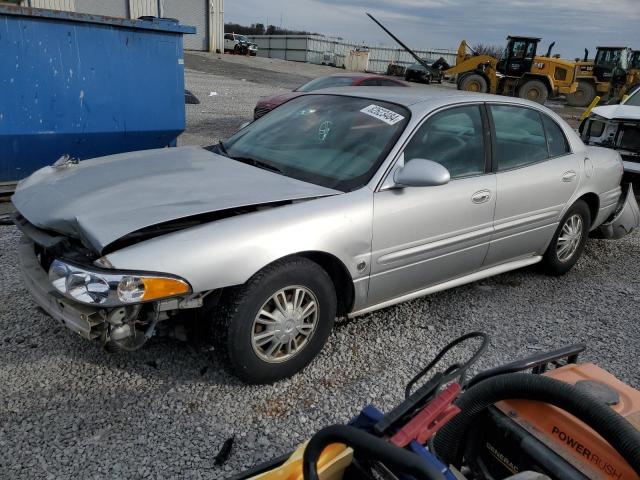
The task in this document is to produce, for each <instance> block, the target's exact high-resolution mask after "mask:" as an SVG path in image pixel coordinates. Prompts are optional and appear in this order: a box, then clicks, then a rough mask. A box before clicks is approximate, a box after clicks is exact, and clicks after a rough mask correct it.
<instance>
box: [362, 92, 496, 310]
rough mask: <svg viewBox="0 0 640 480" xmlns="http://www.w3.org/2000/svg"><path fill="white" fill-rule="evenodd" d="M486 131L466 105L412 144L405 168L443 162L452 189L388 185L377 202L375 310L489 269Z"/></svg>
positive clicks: (479, 113) (437, 117)
mask: <svg viewBox="0 0 640 480" xmlns="http://www.w3.org/2000/svg"><path fill="white" fill-rule="evenodd" d="M486 128H487V122H486V116H485V114H484V110H483V108H482V105H480V104H465V105H462V106H455V107H451V108H447V109H445V110H441V111H438V112H436V113H435V114H433V115H432V116H431V117H429V118H428V119H427V120H426V121H425V122H423V124H422V125H421V126H420V127H419V128H417V129H416V131H415V133H414V135H413V136H412V137H411V139H410V140H409V141H408V142H407V144H406V146H405V148H404V150H403V153H402V158H401V159H400V161H401V162H411V161H412V160H413V159H416V158H425V159H428V160H433V161H436V162H438V163H440V164H442V165H443V166H445V167H446V168H447V169H448V170H449V172H450V174H451V181H450V182H449V183H447V184H446V185H441V186H434V187H405V188H393V187H391V183H392V182H391V181H390V180H391V179H390V178H388V179H387V180H386V181H385V182H384V183H383V187H382V188H381V189H379V191H377V192H376V193H375V194H374V214H373V238H372V265H371V278H370V284H369V296H368V303H369V305H375V304H378V303H381V302H384V301H386V300H390V299H393V298H396V297H399V296H402V295H404V294H408V293H411V292H415V291H418V290H421V289H423V288H426V287H428V286H431V285H434V284H437V283H439V282H442V281H445V280H447V279H451V278H454V277H458V276H461V275H464V274H465V273H469V272H472V271H474V270H477V269H479V268H480V267H481V266H482V263H483V260H484V258H485V255H486V253H487V250H488V247H489V241H490V239H491V233H492V222H493V213H494V207H495V199H496V197H495V187H496V185H495V176H494V175H493V174H491V173H487V172H488V168H489V167H488V150H487V143H488V141H487V136H486V135H487V133H486V132H487V130H486ZM390 175H393V170H392V173H391V174H390Z"/></svg>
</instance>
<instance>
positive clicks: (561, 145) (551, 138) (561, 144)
mask: <svg viewBox="0 0 640 480" xmlns="http://www.w3.org/2000/svg"><path fill="white" fill-rule="evenodd" d="M542 123H544V131H545V133H546V134H547V145H548V146H549V156H550V157H559V156H560V155H564V154H566V153H569V152H570V150H569V142H567V137H565V136H564V132H563V131H562V128H560V126H559V125H558V124H557V123H556V122H554V121H553V120H551V119H550V118H549V117H547V116H546V115H542Z"/></svg>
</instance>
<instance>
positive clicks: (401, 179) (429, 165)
mask: <svg viewBox="0 0 640 480" xmlns="http://www.w3.org/2000/svg"><path fill="white" fill-rule="evenodd" d="M393 180H394V182H395V183H396V185H397V186H399V187H436V186H438V185H446V184H447V183H449V181H450V180H451V174H450V173H449V170H447V169H446V168H445V167H443V166H442V165H440V164H439V163H437V162H434V161H433V160H425V159H424V158H414V159H412V160H410V161H409V162H407V163H405V165H404V167H402V168H400V169H399V170H396V173H395V175H394V176H393Z"/></svg>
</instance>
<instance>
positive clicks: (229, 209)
mask: <svg viewBox="0 0 640 480" xmlns="http://www.w3.org/2000/svg"><path fill="white" fill-rule="evenodd" d="M621 176H622V162H621V160H620V156H619V155H618V153H616V152H615V151H612V150H606V149H602V148H597V147H586V146H585V145H584V144H583V143H582V141H581V140H580V138H579V137H578V135H577V134H576V133H575V132H574V131H573V130H572V129H571V128H570V127H569V126H568V125H567V124H566V123H565V122H564V121H563V120H562V119H561V118H559V117H558V116H557V115H556V114H555V113H553V112H552V111H550V110H548V109H546V108H545V107H543V106H540V105H538V104H536V103H532V102H527V101H525V100H519V99H512V98H505V97H498V96H491V95H478V94H469V93H465V92H447V91H443V90H437V89H434V90H428V89H425V90H418V89H397V88H384V87H378V88H370V89H367V88H353V87H351V88H349V89H346V90H345V89H335V90H326V91H324V92H322V93H317V92H314V93H312V94H308V95H305V96H301V97H298V98H295V99H293V100H291V101H289V102H287V103H285V104H284V105H282V106H280V107H279V108H277V109H275V110H274V111H273V112H271V113H269V114H268V115H266V116H264V117H262V118H260V119H259V120H257V121H256V122H254V123H252V124H250V125H248V126H246V127H245V128H243V129H241V130H240V131H239V132H238V133H236V134H235V135H234V136H232V137H231V138H229V139H228V140H227V141H225V142H221V143H220V144H218V145H216V146H212V147H209V148H206V149H205V148H199V147H198V148H196V147H184V148H170V149H162V150H152V151H143V152H134V153H128V154H120V155H114V156H110V157H105V158H98V159H94V160H88V161H82V162H75V161H72V160H70V159H61V160H60V161H59V162H57V163H56V164H55V165H53V166H51V167H46V168H44V169H42V170H40V171H38V172H36V173H34V174H33V175H32V176H31V177H29V178H28V179H26V180H24V181H23V182H22V183H21V184H20V185H19V188H18V189H17V191H16V193H15V195H14V196H13V202H14V204H15V206H16V208H17V210H18V212H19V214H18V215H17V217H16V223H17V225H18V226H19V227H20V228H21V229H22V231H23V232H24V242H23V243H22V245H21V248H20V260H21V265H22V270H23V272H24V279H25V283H26V285H27V287H28V289H29V290H30V291H31V293H32V295H33V297H34V299H35V300H36V302H37V303H38V304H39V305H40V306H41V307H42V308H43V309H44V310H45V311H47V312H48V313H49V314H50V315H51V316H52V317H53V318H55V319H57V320H58V321H60V322H62V323H64V324H65V325H66V326H68V327H69V328H70V329H72V330H73V331H75V332H77V333H79V334H81V335H82V336H84V337H86V338H88V339H97V340H99V341H101V342H102V343H103V344H105V345H108V346H111V347H114V348H120V349H125V350H135V349H137V348H140V347H141V346H142V345H143V344H144V343H145V342H146V341H147V340H148V339H149V338H150V337H151V336H152V335H153V334H154V333H155V332H156V330H157V329H158V328H159V326H162V325H165V326H168V325H171V324H172V323H174V324H175V322H178V321H186V322H189V323H191V324H193V325H194V326H195V325H201V326H205V327H206V329H207V331H208V338H209V339H210V341H211V342H214V343H215V345H217V346H218V347H219V348H218V350H220V351H222V352H224V354H225V355H224V358H225V364H226V365H228V366H229V367H230V368H231V369H232V371H233V372H235V374H236V375H238V376H239V377H240V378H241V379H243V380H244V381H247V382H254V383H262V382H271V381H274V380H277V379H280V378H283V377H287V376H290V375H292V374H294V373H295V372H297V371H299V370H301V369H302V368H304V367H305V366H306V365H307V364H308V363H309V362H311V360H312V359H313V358H314V357H315V356H316V355H317V354H318V352H319V351H320V350H321V348H322V346H323V344H324V343H325V341H326V339H327V337H328V335H329V333H330V331H331V328H332V325H333V322H334V318H335V317H336V316H349V317H353V316H357V315H362V314H364V313H367V312H371V311H373V310H376V309H379V308H383V307H387V306H389V305H393V304H396V303H398V302H402V301H405V300H410V299H413V298H416V297H420V296H423V295H427V294H430V293H432V292H436V291H439V290H443V289H447V288H452V287H455V286H458V285H462V284H465V283H468V282H473V281H476V280H479V279H482V278H485V277H488V276H491V275H496V274H500V273H503V272H506V271H509V270H513V269H517V268H521V267H525V266H528V265H532V264H540V267H541V270H542V271H544V272H546V273H548V274H551V275H560V274H563V273H566V272H567V271H568V270H570V269H571V267H573V265H574V264H575V263H576V262H577V261H578V259H579V257H580V254H581V253H582V250H583V248H584V245H585V242H586V240H587V236H588V234H589V232H594V233H595V231H596V230H597V232H598V234H600V235H604V236H606V237H609V238H618V237H621V236H623V235H624V234H626V233H628V232H629V231H631V230H632V229H633V228H635V227H637V226H638V223H639V220H640V214H639V212H638V205H637V203H636V202H635V198H634V196H633V194H632V192H631V191H630V189H629V190H625V191H624V192H623V189H622V188H621V185H620V179H621Z"/></svg>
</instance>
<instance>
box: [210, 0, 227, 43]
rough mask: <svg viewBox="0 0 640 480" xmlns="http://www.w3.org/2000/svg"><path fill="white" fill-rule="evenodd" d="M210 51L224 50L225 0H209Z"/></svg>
mask: <svg viewBox="0 0 640 480" xmlns="http://www.w3.org/2000/svg"><path fill="white" fill-rule="evenodd" d="M209 6H210V9H211V11H210V12H209V13H210V16H209V19H210V20H209V51H211V52H219V53H222V52H223V51H224V0H209Z"/></svg>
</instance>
